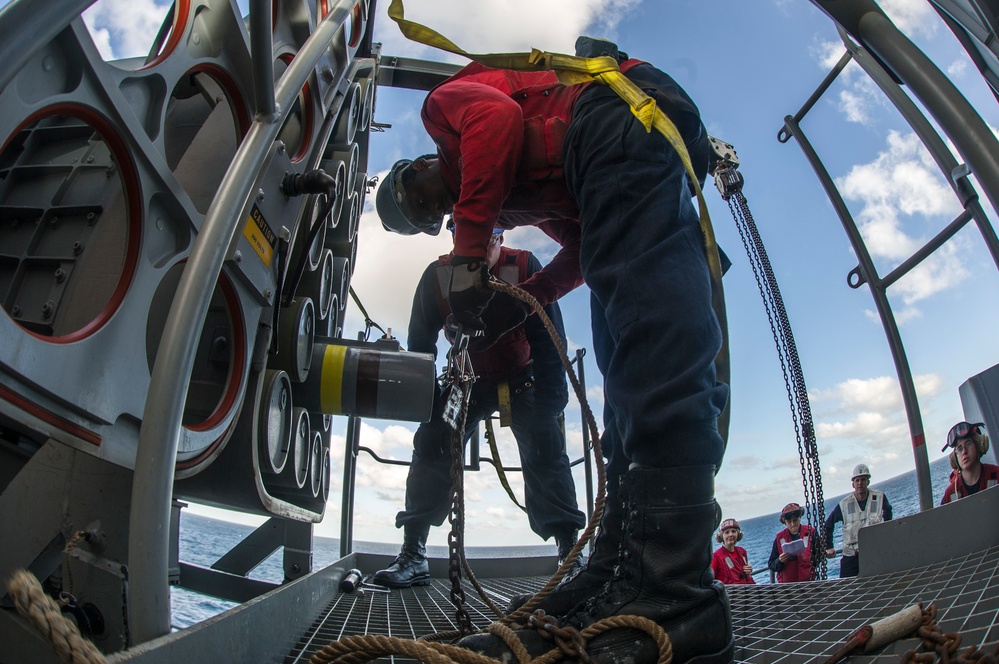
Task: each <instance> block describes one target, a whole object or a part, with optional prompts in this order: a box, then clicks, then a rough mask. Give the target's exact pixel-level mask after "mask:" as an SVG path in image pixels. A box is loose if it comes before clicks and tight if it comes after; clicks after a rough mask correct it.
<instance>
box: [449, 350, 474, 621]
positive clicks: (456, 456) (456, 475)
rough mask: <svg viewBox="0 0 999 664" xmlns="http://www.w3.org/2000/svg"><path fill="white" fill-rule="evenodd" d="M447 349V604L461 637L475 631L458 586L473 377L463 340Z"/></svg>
mask: <svg viewBox="0 0 999 664" xmlns="http://www.w3.org/2000/svg"><path fill="white" fill-rule="evenodd" d="M456 340H458V341H457V342H456V344H455V346H454V347H452V349H451V353H450V355H449V362H448V373H447V376H446V381H447V382H448V383H449V384H450V385H451V386H452V387H457V388H458V389H460V390H461V394H462V402H461V412H460V414H459V416H458V421H457V423H456V426H454V427H453V428H452V430H451V490H450V492H449V494H448V502H449V503H450V504H451V507H450V510H449V511H448V515H447V520H448V523H450V524H451V531H450V532H449V533H448V537H447V550H448V561H447V577H448V579H450V581H451V594H450V599H451V604H452V605H453V606H454V609H455V622H456V623H457V624H458V630H459V631H460V632H461V634H462V635H466V634H471V633H472V632H474V631H475V628H474V627H472V619H471V617H470V616H469V615H468V609H467V608H466V603H467V602H466V599H465V589H464V588H462V586H461V556H462V553H463V551H464V549H465V541H464V540H465V488H464V454H465V423H466V418H467V415H468V402H469V400H470V399H471V396H472V383H473V382H474V381H475V376H474V374H472V371H471V364H470V362H469V361H468V352H467V351H466V349H465V345H466V344H467V338H465V339H464V340H461V334H460V333H459V335H457V337H456Z"/></svg>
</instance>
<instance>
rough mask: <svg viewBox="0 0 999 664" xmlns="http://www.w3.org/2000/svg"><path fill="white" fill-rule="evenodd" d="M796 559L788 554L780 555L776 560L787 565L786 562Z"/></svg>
mask: <svg viewBox="0 0 999 664" xmlns="http://www.w3.org/2000/svg"><path fill="white" fill-rule="evenodd" d="M797 557H798V556H792V555H791V554H789V553H782V554H780V558H778V560H780V561H781V562H782V563H785V564H787V561H789V560H791V559H792V558H797Z"/></svg>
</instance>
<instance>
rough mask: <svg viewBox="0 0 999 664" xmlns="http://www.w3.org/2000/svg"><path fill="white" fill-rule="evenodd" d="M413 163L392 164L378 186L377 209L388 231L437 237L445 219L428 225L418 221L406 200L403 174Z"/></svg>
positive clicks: (407, 160) (410, 160)
mask: <svg viewBox="0 0 999 664" xmlns="http://www.w3.org/2000/svg"><path fill="white" fill-rule="evenodd" d="M412 163H413V160H412V159H400V160H399V161H397V162H395V163H394V164H392V168H391V169H389V172H388V175H386V176H385V179H384V180H382V183H381V184H380V185H379V186H378V193H377V194H376V195H375V209H376V210H377V211H378V216H379V218H381V220H382V227H383V228H384V229H385V230H387V231H392V232H393V233H399V234H400V235H416V234H417V233H426V234H428V235H437V234H438V233H440V232H441V225H442V224H443V223H444V218H443V217H441V219H440V220H439V221H437V222H435V223H431V224H427V223H425V222H420V221H418V220H417V219H416V215H415V214H414V212H413V209H412V207H410V205H409V201H408V200H407V199H406V188H405V186H403V183H402V174H403V172H404V171H405V170H406V169H407V168H408V167H409V165H410V164H412Z"/></svg>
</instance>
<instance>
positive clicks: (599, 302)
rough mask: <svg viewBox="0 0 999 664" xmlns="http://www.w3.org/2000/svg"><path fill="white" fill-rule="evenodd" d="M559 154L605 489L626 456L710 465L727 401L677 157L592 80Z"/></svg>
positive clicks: (703, 268) (695, 229)
mask: <svg viewBox="0 0 999 664" xmlns="http://www.w3.org/2000/svg"><path fill="white" fill-rule="evenodd" d="M563 157H564V159H565V174H566V182H567V185H568V187H569V191H570V192H572V194H573V197H574V198H575V200H576V203H577V204H578V205H579V208H580V215H579V222H580V227H581V233H582V244H581V250H580V264H581V268H582V273H583V278H584V280H585V281H586V284H587V286H589V288H590V291H591V325H592V330H593V344H594V352H595V355H596V362H597V366H598V368H599V369H600V372H601V373H602V374H603V377H604V395H605V406H604V424H605V432H604V436H603V438H602V441H601V442H602V443H603V451H604V455H605V457H607V460H608V484H607V486H608V487H609V488H610V489H611V490H613V489H614V488H616V483H617V479H618V478H619V477H620V476H621V475H622V474H623V473H624V472H626V471H627V469H628V466H629V464H631V463H638V464H640V465H643V466H648V467H658V468H667V467H680V466H692V465H709V464H713V465H715V466H718V465H719V464H720V463H721V458H722V454H723V452H724V441H723V440H722V438H721V436H720V435H719V433H718V427H717V419H718V416H719V414H720V413H721V412H722V409H723V408H724V407H725V404H726V402H727V400H728V386H727V385H725V384H724V383H720V382H718V381H717V380H716V377H715V367H714V360H715V356H716V355H717V354H718V350H719V349H720V347H721V329H720V327H719V324H718V319H717V317H716V316H715V313H714V311H713V310H712V308H711V282H710V276H709V273H708V266H707V259H706V258H705V251H704V240H703V236H702V234H701V231H700V227H699V225H698V215H697V209H696V208H695V207H694V204H693V203H692V202H691V199H690V194H689V190H688V185H687V176H686V173H685V171H684V169H683V165H682V163H681V161H680V158H679V156H678V155H677V154H676V152H675V151H674V150H673V148H672V147H670V145H669V144H668V143H667V142H666V139H665V138H664V137H663V136H662V135H661V134H659V133H658V132H656V131H655V130H653V131H652V133H647V132H646V131H645V129H644V127H642V126H641V124H640V123H639V122H638V121H637V119H636V118H635V117H634V115H633V114H632V113H631V110H630V109H629V108H628V107H627V105H625V104H624V102H623V101H621V100H620V99H619V98H618V97H617V95H616V94H615V93H614V92H613V91H611V90H609V89H608V88H606V87H604V86H600V85H593V86H591V87H590V89H588V90H587V91H586V92H584V93H583V95H582V96H581V97H580V98H579V100H578V101H577V102H576V106H575V108H574V110H573V119H572V122H571V123H570V125H569V129H568V132H567V134H566V139H565V145H564V148H563Z"/></svg>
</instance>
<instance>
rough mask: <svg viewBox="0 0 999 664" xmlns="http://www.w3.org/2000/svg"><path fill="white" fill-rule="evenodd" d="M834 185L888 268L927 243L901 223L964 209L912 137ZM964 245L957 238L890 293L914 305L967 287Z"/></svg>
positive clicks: (892, 135) (893, 138)
mask: <svg viewBox="0 0 999 664" xmlns="http://www.w3.org/2000/svg"><path fill="white" fill-rule="evenodd" d="M836 185H837V186H838V187H839V189H840V191H841V193H842V194H843V196H844V198H846V199H847V200H851V201H857V202H859V203H860V204H861V210H860V212H859V213H857V214H856V220H857V223H858V226H859V227H860V231H861V233H862V235H863V236H864V240H865V243H866V245H867V248H868V250H869V251H870V253H871V256H872V257H873V258H874V259H875V260H876V261H877V260H878V259H881V262H882V263H889V264H890V266H894V265H896V264H898V263H900V262H901V261H903V260H905V259H906V258H908V257H909V256H910V255H912V254H913V253H914V252H915V251H916V249H918V248H919V247H920V246H921V245H922V244H923V243H924V242H925V241H926V240H925V239H924V238H923V237H921V236H922V235H924V234H926V233H925V232H918V233H911V232H908V231H907V229H906V228H905V227H904V225H903V221H908V219H909V218H913V217H917V216H919V217H924V218H929V217H941V218H942V217H953V216H955V215H956V214H957V212H958V211H959V208H960V206H959V205H958V202H957V199H956V198H955V197H954V194H953V192H952V190H951V189H950V187H949V186H947V184H946V183H945V182H944V181H943V179H942V177H941V176H940V175H939V174H938V172H937V170H936V165H935V163H934V162H933V160H932V158H931V157H930V155H929V153H928V152H927V150H926V148H925V147H923V145H922V143H921V142H920V141H919V138H918V137H917V136H916V135H915V134H911V133H910V134H902V133H900V132H897V131H891V132H889V134H888V138H887V146H886V149H885V150H883V151H882V152H880V153H879V154H878V155H877V157H876V158H875V159H874V160H873V161H871V162H870V163H867V164H858V165H856V166H854V167H853V168H851V169H850V171H849V172H848V173H847V174H846V175H845V176H843V177H840V178H837V179H836ZM929 233H930V234H933V233H935V229H929ZM961 243H962V240H961V239H959V238H956V239H953V240H952V241H951V242H949V243H947V244H945V245H944V246H943V247H941V248H940V249H939V250H938V251H937V252H936V253H935V254H933V255H932V256H930V257H929V258H928V259H926V260H924V261H923V262H922V263H921V264H920V265H919V266H917V267H916V268H915V269H913V270H912V271H910V272H909V273H908V274H907V275H906V276H905V277H903V278H902V279H901V280H900V281H899V282H897V283H896V284H895V285H894V286H893V287H892V291H890V292H891V293H893V294H899V295H901V296H902V299H903V301H904V302H905V304H906V305H912V304H914V303H916V302H918V301H920V300H922V299H925V298H927V297H929V296H931V295H933V294H935V293H938V292H940V291H944V290H947V289H948V288H951V287H953V286H956V285H957V284H959V283H961V282H962V281H964V280H965V279H966V278H967V277H968V271H967V269H966V268H965V267H964V265H963V263H962V261H961V260H959V257H958V254H959V251H960V249H961ZM881 273H882V275H885V274H887V273H888V271H887V270H882V271H881ZM908 315H909V316H910V317H911V316H915V315H918V312H914V311H912V312H909V314H908Z"/></svg>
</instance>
